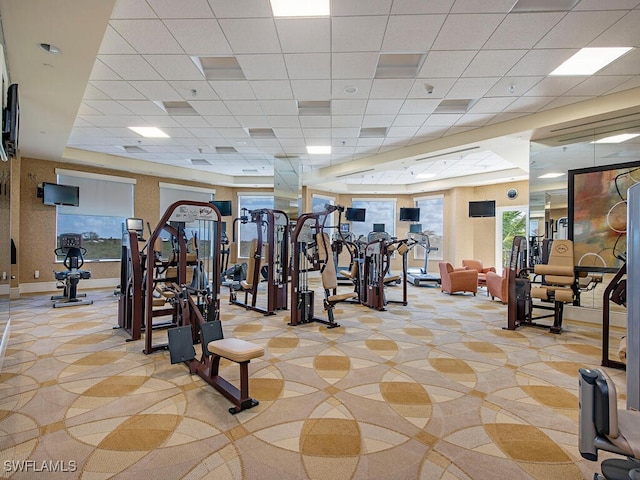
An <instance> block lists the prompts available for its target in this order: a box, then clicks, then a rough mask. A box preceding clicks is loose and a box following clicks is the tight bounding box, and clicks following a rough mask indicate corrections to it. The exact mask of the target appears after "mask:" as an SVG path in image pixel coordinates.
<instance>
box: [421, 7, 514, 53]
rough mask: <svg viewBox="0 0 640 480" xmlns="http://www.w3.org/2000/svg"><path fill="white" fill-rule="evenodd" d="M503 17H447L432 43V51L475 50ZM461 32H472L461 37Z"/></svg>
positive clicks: (484, 15) (478, 15) (480, 15)
mask: <svg viewBox="0 0 640 480" xmlns="http://www.w3.org/2000/svg"><path fill="white" fill-rule="evenodd" d="M503 19H504V15H494V14H460V15H449V16H448V17H447V20H446V21H445V22H444V25H443V26H442V29H441V30H440V32H439V33H438V38H437V39H436V41H435V42H434V44H433V46H432V49H434V50H477V49H479V48H481V47H482V46H483V45H484V44H485V43H486V41H487V40H488V39H489V37H490V36H491V35H492V34H493V32H494V31H495V29H496V28H497V27H498V25H499V24H500V22H501V21H502V20H503ZM462 32H473V35H463V34H461V33H462Z"/></svg>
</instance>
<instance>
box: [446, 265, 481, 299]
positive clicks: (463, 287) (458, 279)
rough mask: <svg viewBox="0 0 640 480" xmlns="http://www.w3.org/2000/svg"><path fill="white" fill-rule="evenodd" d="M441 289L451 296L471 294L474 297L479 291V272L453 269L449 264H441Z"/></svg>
mask: <svg viewBox="0 0 640 480" xmlns="http://www.w3.org/2000/svg"><path fill="white" fill-rule="evenodd" d="M438 267H439V268H440V278H441V289H442V291H443V292H444V293H448V294H449V295H451V294H452V293H456V292H471V293H473V294H474V295H475V294H476V292H477V291H478V272H477V270H472V269H471V270H467V269H464V268H453V266H452V265H451V264H450V263H448V262H440V263H439V264H438Z"/></svg>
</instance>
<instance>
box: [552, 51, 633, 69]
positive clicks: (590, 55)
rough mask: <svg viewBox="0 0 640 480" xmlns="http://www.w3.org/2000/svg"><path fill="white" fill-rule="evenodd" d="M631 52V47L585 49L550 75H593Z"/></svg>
mask: <svg viewBox="0 0 640 480" xmlns="http://www.w3.org/2000/svg"><path fill="white" fill-rule="evenodd" d="M629 50H631V47H612V48H583V49H581V50H580V51H579V52H578V53H576V54H575V55H573V56H572V57H571V58H569V59H568V60H566V61H565V62H564V63H563V64H562V65H560V66H559V67H558V68H556V69H555V70H554V71H553V72H551V73H550V74H549V75H591V74H593V73H596V72H597V71H598V70H600V69H602V68H604V67H605V66H607V65H609V64H610V63H611V62H613V61H614V60H615V59H617V58H619V57H621V56H622V55H624V54H625V53H627V52H628V51H629Z"/></svg>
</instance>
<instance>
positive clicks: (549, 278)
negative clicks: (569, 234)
mask: <svg viewBox="0 0 640 480" xmlns="http://www.w3.org/2000/svg"><path fill="white" fill-rule="evenodd" d="M534 272H535V273H536V274H539V275H544V279H545V282H546V283H549V284H555V285H571V284H573V282H574V281H575V273H574V261H573V242H572V241H571V240H554V241H553V244H552V245H551V251H550V253H549V263H547V264H546V265H545V264H536V265H535V266H534Z"/></svg>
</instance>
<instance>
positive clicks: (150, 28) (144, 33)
mask: <svg viewBox="0 0 640 480" xmlns="http://www.w3.org/2000/svg"><path fill="white" fill-rule="evenodd" d="M111 26H112V27H113V28H114V29H115V30H116V32H118V33H119V34H120V35H121V36H122V38H123V39H124V40H126V41H127V43H129V44H130V45H131V46H132V47H133V48H135V50H136V51H137V52H138V53H141V54H149V53H158V54H179V53H184V52H183V50H182V48H181V47H180V45H179V44H178V42H177V41H176V40H175V38H174V37H173V35H171V32H169V29H167V27H165V26H164V24H163V23H162V22H161V21H160V20H113V21H112V22H111Z"/></svg>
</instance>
